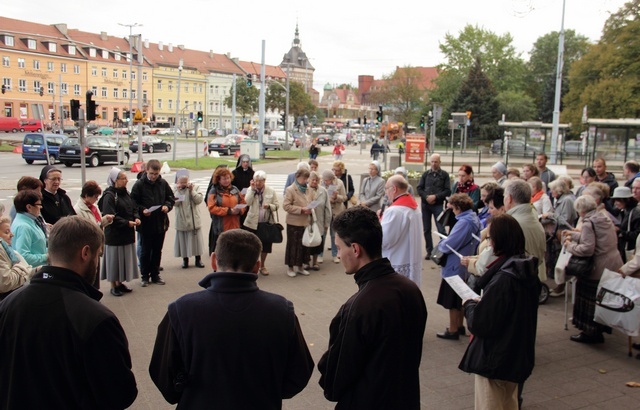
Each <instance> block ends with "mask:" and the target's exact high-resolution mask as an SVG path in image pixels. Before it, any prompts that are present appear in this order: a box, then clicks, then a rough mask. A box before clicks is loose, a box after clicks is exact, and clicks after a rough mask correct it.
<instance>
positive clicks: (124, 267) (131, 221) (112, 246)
mask: <svg viewBox="0 0 640 410" xmlns="http://www.w3.org/2000/svg"><path fill="white" fill-rule="evenodd" d="M128 181H129V180H128V179H127V173H126V172H124V171H121V170H120V169H118V168H115V167H114V168H112V169H111V171H110V172H109V176H108V177H107V185H109V186H108V187H107V189H105V191H104V195H102V198H101V199H100V202H99V205H100V209H101V210H102V213H103V214H104V215H113V223H111V224H109V225H107V226H106V227H105V229H104V256H103V259H102V270H101V271H100V279H103V280H104V279H106V280H108V281H109V282H110V283H111V294H112V295H113V296H122V295H123V293H129V292H131V289H130V288H129V287H127V285H125V284H124V283H123V282H130V281H132V280H133V279H137V278H138V276H139V272H138V261H137V258H136V246H135V238H136V236H135V228H136V226H138V225H140V217H139V214H138V205H137V204H136V202H135V201H134V200H133V199H132V198H131V196H130V195H129V191H127V182H128Z"/></svg>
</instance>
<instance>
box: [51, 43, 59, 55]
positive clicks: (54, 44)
mask: <svg viewBox="0 0 640 410" xmlns="http://www.w3.org/2000/svg"><path fill="white" fill-rule="evenodd" d="M57 46H58V45H57V44H56V43H49V52H51V53H55V52H57V51H58V47H57Z"/></svg>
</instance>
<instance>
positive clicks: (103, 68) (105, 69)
mask: <svg viewBox="0 0 640 410" xmlns="http://www.w3.org/2000/svg"><path fill="white" fill-rule="evenodd" d="M102 76H103V77H106V76H107V67H102Z"/></svg>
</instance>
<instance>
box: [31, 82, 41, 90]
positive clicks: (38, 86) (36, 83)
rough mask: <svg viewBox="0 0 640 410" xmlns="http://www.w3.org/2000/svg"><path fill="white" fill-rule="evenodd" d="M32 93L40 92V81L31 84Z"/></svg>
mask: <svg viewBox="0 0 640 410" xmlns="http://www.w3.org/2000/svg"><path fill="white" fill-rule="evenodd" d="M33 92H34V93H39V92H40V81H34V82H33Z"/></svg>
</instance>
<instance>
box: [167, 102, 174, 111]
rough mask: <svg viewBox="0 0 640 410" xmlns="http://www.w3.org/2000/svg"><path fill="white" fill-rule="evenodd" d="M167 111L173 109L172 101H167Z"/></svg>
mask: <svg viewBox="0 0 640 410" xmlns="http://www.w3.org/2000/svg"><path fill="white" fill-rule="evenodd" d="M167 109H168V110H172V109H173V100H169V101H167Z"/></svg>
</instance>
